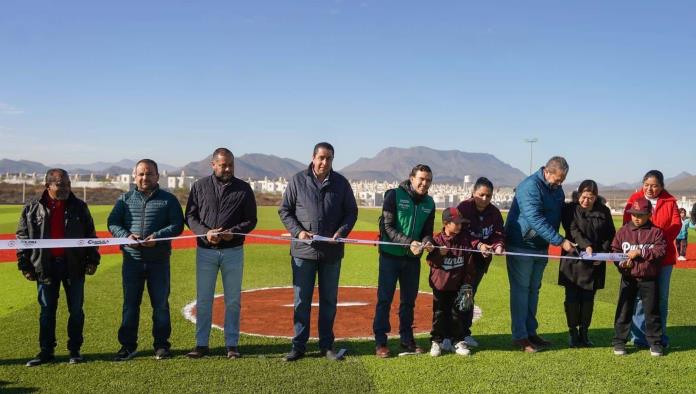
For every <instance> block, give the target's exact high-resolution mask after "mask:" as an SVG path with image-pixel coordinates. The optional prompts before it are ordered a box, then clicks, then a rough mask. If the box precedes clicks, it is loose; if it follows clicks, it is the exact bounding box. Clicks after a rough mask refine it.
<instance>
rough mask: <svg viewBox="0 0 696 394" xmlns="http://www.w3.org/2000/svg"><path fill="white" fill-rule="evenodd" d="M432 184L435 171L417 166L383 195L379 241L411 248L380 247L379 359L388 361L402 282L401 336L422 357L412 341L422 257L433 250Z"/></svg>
mask: <svg viewBox="0 0 696 394" xmlns="http://www.w3.org/2000/svg"><path fill="white" fill-rule="evenodd" d="M432 181H433V172H432V171H431V170H430V167H428V166H426V165H424V164H418V165H417V166H415V167H413V169H412V170H411V174H410V176H409V179H408V180H406V181H404V182H402V183H401V184H400V185H399V187H397V188H395V189H390V190H387V192H386V193H385V194H384V204H383V207H382V216H380V218H379V232H380V239H381V240H382V241H386V242H396V243H400V244H405V245H410V246H409V247H406V246H395V245H380V246H379V279H378V288H377V307H376V310H375V319H374V321H373V323H372V329H373V331H374V334H375V342H376V344H377V347H376V355H377V357H381V358H386V357H389V348H388V347H387V333H388V332H389V331H390V330H391V325H390V324H389V310H390V308H391V303H392V299H393V298H394V291H395V290H396V282H397V281H398V282H399V288H400V291H401V304H400V306H399V336H400V338H401V347H402V348H403V349H404V350H406V351H408V352H413V353H422V349H421V348H420V347H419V346H417V345H416V341H415V339H414V338H413V309H414V307H415V306H416V296H418V280H419V278H420V257H421V255H422V254H423V250H427V251H429V252H430V251H432V250H433V244H432V237H433V224H434V221H435V202H434V201H433V198H432V197H430V196H429V195H428V189H430V185H431V184H432Z"/></svg>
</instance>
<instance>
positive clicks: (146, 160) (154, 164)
mask: <svg viewBox="0 0 696 394" xmlns="http://www.w3.org/2000/svg"><path fill="white" fill-rule="evenodd" d="M143 163H145V164H148V165H151V166H153V167H155V172H156V173H158V174H159V168H158V167H157V163H155V161H154V160H152V159H140V160H138V162H137V163H135V168H138V166H139V165H141V164H143Z"/></svg>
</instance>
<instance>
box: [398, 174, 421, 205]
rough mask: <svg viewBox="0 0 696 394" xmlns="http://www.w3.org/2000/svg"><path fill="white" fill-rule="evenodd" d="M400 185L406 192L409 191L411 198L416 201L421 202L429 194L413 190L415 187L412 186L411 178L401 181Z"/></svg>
mask: <svg viewBox="0 0 696 394" xmlns="http://www.w3.org/2000/svg"><path fill="white" fill-rule="evenodd" d="M399 187H400V188H402V189H404V190H405V191H406V193H408V195H409V197H411V200H413V201H414V202H415V203H419V202H421V201H422V200H423V199H424V198H425V196H427V195H428V194H427V193H426V194H425V195H423V196H421V195H420V194H418V193H416V192H415V191H413V188H411V181H410V180H409V179H406V180H405V181H403V182H401V183H400V184H399Z"/></svg>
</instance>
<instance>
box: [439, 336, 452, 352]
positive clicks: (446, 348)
mask: <svg viewBox="0 0 696 394" xmlns="http://www.w3.org/2000/svg"><path fill="white" fill-rule="evenodd" d="M440 349H442V351H443V352H453V351H454V347H453V346H452V340H451V339H449V338H445V339H443V340H442V344H440Z"/></svg>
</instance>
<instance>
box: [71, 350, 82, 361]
mask: <svg viewBox="0 0 696 394" xmlns="http://www.w3.org/2000/svg"><path fill="white" fill-rule="evenodd" d="M83 361H84V359H83V358H82V355H81V354H80V351H79V350H71V351H70V359H69V360H68V364H79V363H81V362H83Z"/></svg>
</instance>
